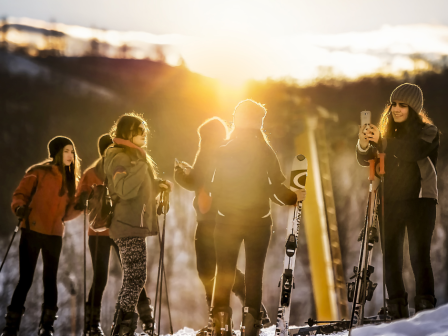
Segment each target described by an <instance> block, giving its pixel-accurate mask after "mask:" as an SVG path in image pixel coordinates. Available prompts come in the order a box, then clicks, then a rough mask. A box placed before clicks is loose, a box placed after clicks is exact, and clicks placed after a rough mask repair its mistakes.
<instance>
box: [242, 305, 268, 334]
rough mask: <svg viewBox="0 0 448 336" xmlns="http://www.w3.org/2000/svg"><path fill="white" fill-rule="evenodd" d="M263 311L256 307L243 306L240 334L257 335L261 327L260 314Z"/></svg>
mask: <svg viewBox="0 0 448 336" xmlns="http://www.w3.org/2000/svg"><path fill="white" fill-rule="evenodd" d="M262 314H263V313H262V312H260V311H257V310H256V309H253V308H249V307H244V308H243V321H242V322H241V328H240V331H241V336H258V335H259V334H260V330H261V328H263V325H262V324H261V315H262Z"/></svg>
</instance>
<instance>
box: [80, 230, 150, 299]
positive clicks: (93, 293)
mask: <svg viewBox="0 0 448 336" xmlns="http://www.w3.org/2000/svg"><path fill="white" fill-rule="evenodd" d="M97 238H98V249H96V246H97ZM111 247H112V248H113V249H114V251H115V252H116V253H117V256H118V259H119V261H120V264H121V258H120V253H119V251H118V246H117V244H115V242H114V241H113V239H111V238H109V237H107V236H98V237H97V236H89V249H90V256H91V257H92V265H93V282H92V286H91V287H90V292H89V298H88V303H92V297H93V305H94V306H95V307H101V301H102V299H103V293H104V290H105V289H106V285H107V279H108V277H109V259H110V248H111ZM95 254H96V261H95ZM146 300H147V297H146V290H145V287H143V289H142V291H141V293H140V297H139V302H140V301H146Z"/></svg>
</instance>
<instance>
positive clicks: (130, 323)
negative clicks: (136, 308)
mask: <svg viewBox="0 0 448 336" xmlns="http://www.w3.org/2000/svg"><path fill="white" fill-rule="evenodd" d="M120 315H121V322H120V332H119V334H118V335H119V336H139V335H138V334H137V333H135V330H136V329H137V320H138V314H137V313H134V312H130V313H125V312H123V311H120Z"/></svg>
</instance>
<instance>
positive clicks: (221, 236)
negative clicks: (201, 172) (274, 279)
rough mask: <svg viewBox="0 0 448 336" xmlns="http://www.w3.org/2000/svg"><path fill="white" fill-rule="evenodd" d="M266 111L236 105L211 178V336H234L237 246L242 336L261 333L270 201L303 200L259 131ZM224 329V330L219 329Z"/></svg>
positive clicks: (255, 105)
mask: <svg viewBox="0 0 448 336" xmlns="http://www.w3.org/2000/svg"><path fill="white" fill-rule="evenodd" d="M265 115H266V109H265V108H264V107H263V105H261V104H259V103H257V102H255V101H253V100H244V101H242V102H240V103H239V104H238V105H237V106H236V108H235V112H234V115H233V116H234V130H233V132H232V134H231V137H230V141H229V142H228V143H227V144H225V145H224V146H222V147H221V148H220V149H219V151H218V153H217V162H216V166H215V170H214V175H213V176H212V180H213V185H212V187H211V190H212V198H213V202H214V206H215V207H216V211H217V213H218V215H217V219H216V228H215V233H214V235H215V248H216V259H217V275H216V287H215V293H214V302H213V322H214V328H215V334H219V333H221V330H225V331H224V332H223V333H221V334H222V336H230V335H232V321H231V318H232V310H231V308H230V306H229V299H230V291H231V289H232V286H233V283H234V279H235V269H236V263H237V259H238V253H239V250H240V246H241V243H242V242H243V241H244V248H245V252H246V253H245V255H246V270H245V276H246V300H245V304H244V308H243V321H242V328H244V332H245V335H246V336H254V335H257V334H258V333H259V331H260V329H261V327H262V325H261V313H260V306H261V300H262V281H263V269H264V263H265V259H266V253H267V249H268V246H269V240H270V237H271V227H272V218H271V207H270V199H272V200H274V201H275V202H278V203H280V204H283V205H295V204H296V203H297V202H298V201H301V200H303V199H304V198H305V195H306V192H305V191H304V190H300V191H297V192H296V193H295V192H293V191H291V190H290V189H288V188H287V187H286V186H285V185H283V184H282V183H283V182H284V181H285V176H284V175H283V173H282V171H281V169H280V164H279V162H278V159H277V156H276V154H275V152H274V150H273V149H272V147H271V146H270V144H269V141H268V140H267V137H266V135H265V133H264V132H263V131H262V127H263V121H264V117H265ZM222 328H223V329H222Z"/></svg>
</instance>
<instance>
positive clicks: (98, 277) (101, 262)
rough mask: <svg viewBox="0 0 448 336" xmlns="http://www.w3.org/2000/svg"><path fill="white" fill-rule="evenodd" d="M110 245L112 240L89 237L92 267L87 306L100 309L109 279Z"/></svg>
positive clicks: (103, 237) (101, 237)
mask: <svg viewBox="0 0 448 336" xmlns="http://www.w3.org/2000/svg"><path fill="white" fill-rule="evenodd" d="M112 243H113V240H112V239H110V238H109V237H106V236H89V250H90V256H91V258H92V265H93V282H92V286H91V287H90V291H89V297H88V301H87V302H88V304H92V303H93V306H94V307H101V301H102V298H103V293H104V290H105V289H106V285H107V279H108V277H109V259H110V247H111V245H112ZM97 246H98V249H97ZM95 256H96V258H95ZM95 259H96V260H95ZM93 295H94V296H93ZM92 296H93V297H92ZM92 301H93V302H92Z"/></svg>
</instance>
